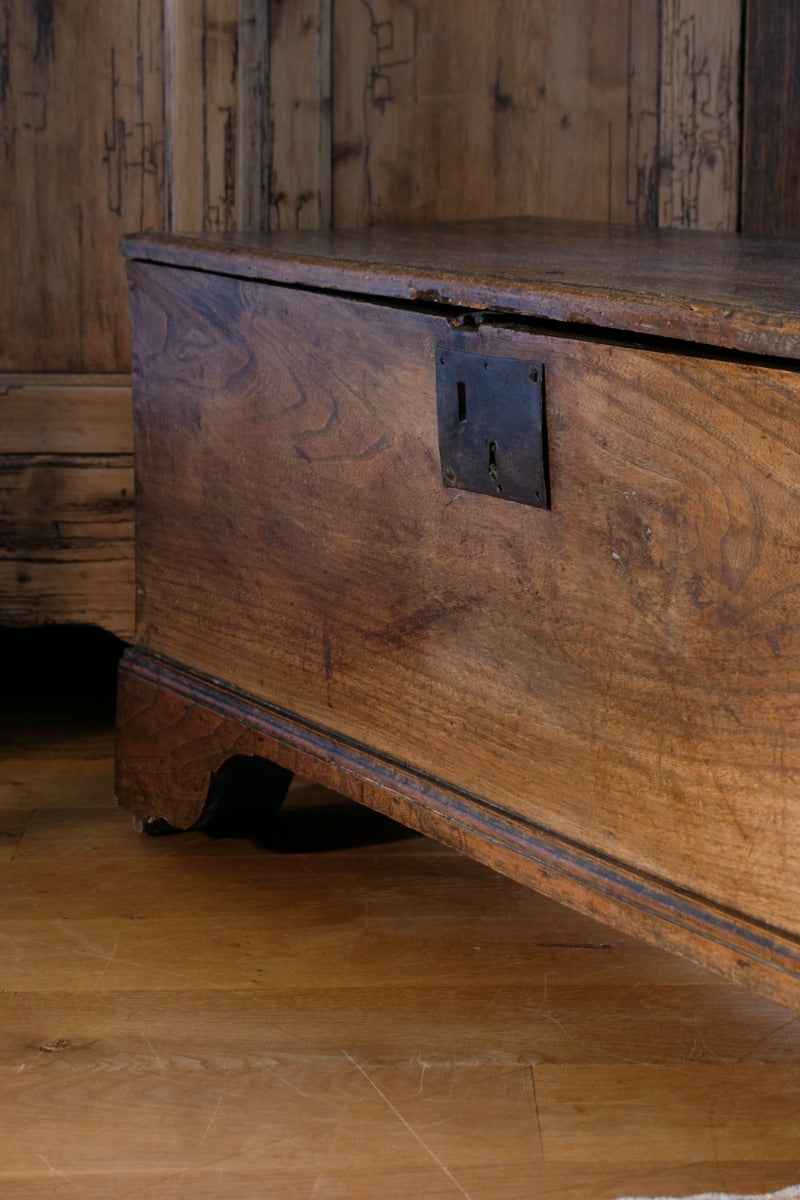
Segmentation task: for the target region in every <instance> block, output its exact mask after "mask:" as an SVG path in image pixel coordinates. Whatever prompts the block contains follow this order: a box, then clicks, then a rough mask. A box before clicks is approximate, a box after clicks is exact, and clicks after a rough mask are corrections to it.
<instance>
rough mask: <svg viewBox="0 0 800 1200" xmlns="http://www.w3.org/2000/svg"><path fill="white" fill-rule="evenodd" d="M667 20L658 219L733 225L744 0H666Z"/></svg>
mask: <svg viewBox="0 0 800 1200" xmlns="http://www.w3.org/2000/svg"><path fill="white" fill-rule="evenodd" d="M661 21H662V36H661V104H660V110H659V111H660V135H659V141H660V147H661V154H660V163H661V170H660V173H659V210H660V211H659V219H658V223H659V225H661V226H667V227H668V226H678V227H680V228H683V229H721V230H728V231H731V232H733V231H735V230H736V229H737V228H738V221H739V157H740V143H741V138H740V129H739V111H740V105H741V91H740V89H741V68H740V63H741V26H742V4H741V0H727V3H726V2H724V0H717V2H716V3H714V4H708V3H705V2H704V0H664V2H663V4H662V6H661ZM754 229H755V227H754ZM757 231H758V232H761V233H765V232H767V231H766V230H764V229H760V230H757Z"/></svg>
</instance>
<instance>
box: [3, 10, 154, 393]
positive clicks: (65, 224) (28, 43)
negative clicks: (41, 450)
mask: <svg viewBox="0 0 800 1200" xmlns="http://www.w3.org/2000/svg"><path fill="white" fill-rule="evenodd" d="M66 7H67V6H64V5H61V4H55V5H54V4H39V5H34V4H26V3H21V2H15V3H13V4H10V5H8V4H7V5H5V6H4V8H3V15H2V23H1V24H0V29H2V34H3V47H4V48H3V51H2V60H1V61H2V64H3V65H2V76H0V78H2V83H0V94H1V95H2V102H1V110H2V118H1V119H0V139H2V150H3V169H2V172H0V203H1V204H2V211H3V213H4V220H3V221H2V223H0V262H2V271H3V279H4V286H3V288H2V289H0V291H1V294H0V369H3V370H6V371H8V370H11V371H60V372H65V371H76V372H96V371H124V370H126V369H127V368H128V366H129V354H130V336H129V320H128V313H127V300H126V292H125V273H124V269H123V264H122V261H121V258H120V254H119V246H118V243H119V239H120V237H121V236H122V234H123V233H125V232H127V231H128V230H130V229H141V228H147V227H152V226H156V227H158V228H162V227H163V217H162V213H163V190H162V189H163V182H164V180H163V169H162V167H161V165H160V164H161V158H160V146H161V143H162V141H163V121H162V115H161V113H162V104H163V83H162V57H161V54H162V47H161V3H160V0H138V2H137V4H135V5H130V6H128V5H126V6H117V7H109V6H107V5H100V4H97V3H92V2H91V0H82V2H81V3H77V4H72V5H70V6H68V7H69V9H70V12H69V16H67V13H66Z"/></svg>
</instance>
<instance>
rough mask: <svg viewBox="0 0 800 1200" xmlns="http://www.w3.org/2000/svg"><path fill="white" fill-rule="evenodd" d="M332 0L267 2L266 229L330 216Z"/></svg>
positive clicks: (311, 223)
mask: <svg viewBox="0 0 800 1200" xmlns="http://www.w3.org/2000/svg"><path fill="white" fill-rule="evenodd" d="M331 7H332V5H331V0H302V2H301V3H298V4H292V5H287V4H281V3H280V2H279V0H273V2H272V3H271V5H270V100H269V123H270V129H271V133H272V170H271V178H270V186H269V211H270V227H271V228H273V229H319V228H320V227H322V226H326V225H329V224H330V221H331V120H330V112H331Z"/></svg>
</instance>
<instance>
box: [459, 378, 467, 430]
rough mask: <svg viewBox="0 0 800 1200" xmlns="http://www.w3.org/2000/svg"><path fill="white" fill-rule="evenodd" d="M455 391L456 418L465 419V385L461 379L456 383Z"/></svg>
mask: <svg viewBox="0 0 800 1200" xmlns="http://www.w3.org/2000/svg"><path fill="white" fill-rule="evenodd" d="M456 391H457V393H458V419H459V421H466V419H467V385H466V384H465V383H464V381H463V380H462V379H459V380H458V382H457V383H456Z"/></svg>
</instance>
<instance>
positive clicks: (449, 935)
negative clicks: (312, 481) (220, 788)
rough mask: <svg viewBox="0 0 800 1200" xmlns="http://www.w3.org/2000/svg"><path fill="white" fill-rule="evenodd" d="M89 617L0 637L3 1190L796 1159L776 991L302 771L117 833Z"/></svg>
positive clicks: (788, 1049)
mask: <svg viewBox="0 0 800 1200" xmlns="http://www.w3.org/2000/svg"><path fill="white" fill-rule="evenodd" d="M81 638H83V639H87V638H88V640H89V642H91V640H92V639H91V636H90V635H89V634H88V633H87V632H86V631H77V630H73V631H68V632H66V633H64V634H63V635H62V637H61V640H59V638H58V636H57V635H56V634H54V633H53V632H52V631H50V632H49V633H48V634H47V635H46V638H45V642H44V648H42V646H41V645H40V646H39V650H38V653H39V654H40V659H37V657H36V653H35V652H36V643H35V639H34V638H33V636H32V635H30V634H28V633H26V634H25V636H24V637H20V638H14V637H13V636H11V635H10V634H5V635H4V636H0V643H2V645H0V650H3V651H4V652H5V661H6V664H7V672H6V678H7V682H8V686H7V689H6V693H5V696H4V698H3V700H2V704H1V705H0V707H2V710H3V725H2V729H1V730H0V1195H2V1196H3V1198H4V1200H17V1198H18V1200H24V1198H25V1200H26V1198H28V1197H37V1198H39V1197H43V1196H48V1197H50V1196H53V1197H60V1196H69V1197H73V1196H80V1197H84V1198H85V1200H94V1198H95V1197H103V1198H104V1200H105V1198H107V1197H115V1198H128V1197H131V1198H132V1197H137V1198H139V1197H149V1198H151V1200H181V1198H182V1197H187V1198H188V1197H193V1198H199V1200H204V1198H206V1197H208V1198H211V1197H214V1198H215V1200H216V1197H220V1196H225V1197H233V1198H234V1200H236V1198H239V1197H241V1198H244V1197H247V1198H248V1200H250V1198H252V1197H255V1196H258V1197H259V1198H266V1200H272V1198H276V1200H277V1198H280V1200H285V1198H291V1200H294V1198H299V1200H306V1198H308V1200H323V1198H328V1200H333V1198H335V1200H340V1198H341V1200H345V1198H346V1200H362V1198H363V1200H366V1198H369V1200H375V1198H376V1197H380V1198H381V1200H407V1198H408V1200H411V1198H414V1200H416V1198H420V1200H459V1197H460V1198H461V1200H464V1198H465V1197H467V1198H468V1200H522V1198H523V1197H524V1198H526V1200H527V1198H530V1197H535V1198H536V1200H572V1198H576V1200H577V1198H580V1200H613V1198H615V1197H620V1196H629V1195H651V1196H662V1195H688V1194H691V1193H693V1192H701V1191H708V1190H725V1191H731V1192H737V1191H738V1192H768V1191H770V1190H773V1189H777V1188H779V1187H785V1186H787V1185H788V1184H791V1183H797V1182H798V1181H800V1086H799V1081H800V1020H799V1019H798V1017H797V1016H796V1015H794V1014H792V1013H790V1012H788V1011H787V1010H785V1009H782V1008H779V1007H778V1006H776V1005H774V1004H771V1003H769V1002H768V1001H765V1000H763V999H761V998H759V997H758V996H756V995H754V994H753V993H751V992H749V991H746V990H744V989H742V988H739V987H736V986H733V985H731V984H729V983H726V982H724V981H722V980H720V979H719V978H717V977H716V976H714V975H711V974H709V973H707V972H704V971H701V970H699V969H698V968H695V967H693V966H691V965H690V964H687V963H684V962H682V961H680V960H678V959H676V958H673V957H670V956H668V955H666V954H664V953H662V952H661V951H658V950H655V949H652V948H650V947H647V946H644V945H642V944H641V943H638V942H635V941H632V940H631V939H628V938H625V937H622V936H620V935H618V934H616V933H614V932H613V931H611V930H609V929H607V928H605V927H603V926H601V925H598V924H596V923H594V922H592V921H590V920H587V919H586V918H584V917H581V916H578V915H576V914H575V913H572V912H570V911H569V910H567V909H564V908H562V907H560V906H558V905H556V904H554V903H552V902H551V901H549V900H546V899H544V898H543V897H541V896H538V895H537V894H536V893H534V892H532V891H528V890H526V889H524V888H522V887H520V886H519V885H517V884H514V883H512V882H510V881H508V880H505V879H502V878H501V877H499V876H498V875H496V874H494V873H493V872H491V871H489V870H487V869H486V868H485V867H483V866H480V865H478V864H476V863H473V862H471V861H469V860H467V859H465V858H463V857H460V856H459V855H457V854H456V853H454V852H452V851H449V850H446V849H444V848H442V847H439V846H438V845H436V844H434V843H433V842H430V841H428V840H426V839H423V838H420V837H417V836H410V835H408V834H407V833H406V831H404V830H401V829H399V828H398V827H396V826H393V825H392V824H391V823H389V822H387V821H385V820H383V819H382V818H379V817H377V816H376V815H375V814H373V813H371V812H368V811H367V810H365V809H360V808H358V807H357V806H354V805H352V804H350V803H349V802H347V801H345V800H343V799H342V798H341V797H338V796H335V795H333V794H332V793H328V792H324V791H322V790H321V789H319V788H314V787H312V786H310V785H305V784H303V783H302V782H301V783H300V784H298V786H296V787H294V788H293V790H292V792H291V793H290V797H289V800H288V801H287V804H286V806H285V808H284V810H283V811H282V812H281V814H279V816H278V817H277V818H276V820H275V822H274V824H273V825H272V826H271V827H270V828H268V829H258V830H256V829H254V830H252V831H251V833H250V835H249V836H244V837H236V838H211V837H207V836H205V835H203V834H186V835H182V836H179V837H174V838H164V839H151V838H147V837H143V836H141V835H136V834H134V832H133V831H132V829H131V825H130V821H129V819H128V818H127V817H126V815H125V814H124V813H121V812H120V811H119V810H118V809H117V808H116V806H115V804H114V800H113V783H112V780H113V690H110V689H109V675H110V674H113V665H114V654H115V650H114V647H113V646H110V645H109V644H108V643H107V642H104V643H103V645H102V646H100V647H98V645H96V644H95V645H93V646H89V645H88V643H87V644H86V645H85V646H84V650H83V651H82V653H81V654H78V652H77V650H76V641H77V642H80V641H81ZM81 644H82V645H83V644H84V643H81ZM76 662H78V663H80V665H81V669H80V671H79V672H78V673H77V674H76V666H75V664H76ZM76 680H77V682H76Z"/></svg>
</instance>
